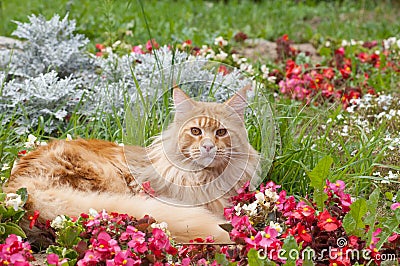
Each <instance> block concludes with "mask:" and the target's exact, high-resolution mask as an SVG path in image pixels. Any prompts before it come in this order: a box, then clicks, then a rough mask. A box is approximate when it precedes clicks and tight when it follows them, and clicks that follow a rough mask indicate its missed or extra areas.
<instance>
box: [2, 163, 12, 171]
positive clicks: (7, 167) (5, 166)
mask: <svg viewBox="0 0 400 266" xmlns="http://www.w3.org/2000/svg"><path fill="white" fill-rule="evenodd" d="M8 169H10V166H9V165H8V164H7V163H5V164H3V167H2V168H1V171H6V170H8Z"/></svg>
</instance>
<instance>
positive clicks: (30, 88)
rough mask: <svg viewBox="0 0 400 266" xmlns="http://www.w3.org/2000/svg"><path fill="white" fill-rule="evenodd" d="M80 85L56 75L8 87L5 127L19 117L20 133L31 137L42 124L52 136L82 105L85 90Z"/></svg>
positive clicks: (1, 105) (3, 103)
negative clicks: (30, 134) (30, 132)
mask: <svg viewBox="0 0 400 266" xmlns="http://www.w3.org/2000/svg"><path fill="white" fill-rule="evenodd" d="M79 83H80V82H79V79H73V78H72V77H71V76H70V77H66V78H59V77H58V75H57V72H55V71H51V72H49V73H46V74H39V75H38V76H37V77H36V78H29V79H26V80H25V81H24V82H16V81H15V80H13V81H11V82H8V83H6V84H5V86H4V88H3V92H2V93H3V95H2V98H1V101H0V112H1V113H3V114H6V119H3V123H7V122H9V121H10V119H13V117H15V118H16V119H17V120H16V121H15V122H14V123H15V124H16V125H17V131H18V132H19V133H27V132H29V130H30V129H32V128H35V127H36V126H37V125H38V124H40V123H46V124H45V125H43V126H44V129H45V131H46V132H47V133H52V132H53V131H54V130H55V129H56V128H57V126H58V125H59V124H60V122H62V121H64V120H65V118H66V117H67V115H69V114H72V113H73V112H74V109H75V107H76V106H77V104H78V103H80V102H81V101H82V95H83V92H84V90H83V89H80V88H79ZM15 115H17V116H15Z"/></svg>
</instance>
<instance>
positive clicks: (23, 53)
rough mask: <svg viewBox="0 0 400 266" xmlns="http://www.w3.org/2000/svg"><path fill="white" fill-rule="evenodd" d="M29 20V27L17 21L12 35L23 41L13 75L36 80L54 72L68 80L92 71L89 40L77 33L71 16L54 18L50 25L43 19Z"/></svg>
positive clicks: (15, 60) (17, 53)
mask: <svg viewBox="0 0 400 266" xmlns="http://www.w3.org/2000/svg"><path fill="white" fill-rule="evenodd" d="M28 18H29V23H22V22H19V21H16V22H15V23H16V24H17V25H18V26H17V29H16V30H15V31H14V32H13V33H12V34H13V35H14V36H16V37H18V38H20V39H23V40H24V41H23V42H22V43H21V44H20V46H21V47H20V50H19V51H17V52H16V53H15V55H14V56H13V58H12V63H11V70H12V72H13V73H14V74H17V75H21V76H31V77H35V76H37V75H38V74H40V73H46V72H48V71H50V70H55V71H57V72H58V73H59V76H61V77H65V76H69V75H70V74H72V73H76V72H77V71H79V70H82V69H88V68H91V65H92V64H91V59H90V57H89V55H88V54H87V53H86V52H85V48H86V45H87V44H88V42H89V40H88V39H87V38H86V37H85V36H84V35H81V34H75V33H74V32H75V29H76V23H75V21H74V20H68V15H66V16H65V17H64V18H63V19H61V20H60V16H59V15H54V16H53V17H52V18H51V19H50V20H48V21H46V19H45V18H44V17H43V16H35V15H31V16H29V17H28Z"/></svg>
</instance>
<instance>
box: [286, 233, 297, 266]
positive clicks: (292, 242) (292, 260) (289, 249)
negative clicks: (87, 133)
mask: <svg viewBox="0 0 400 266" xmlns="http://www.w3.org/2000/svg"><path fill="white" fill-rule="evenodd" d="M282 250H283V251H284V252H285V253H284V255H283V257H285V258H286V263H285V265H288V266H296V260H297V259H298V257H297V256H299V250H300V248H299V246H298V245H297V242H296V239H295V238H294V237H293V236H292V235H289V236H288V237H286V238H285V240H284V241H283V246H282ZM295 255H296V257H295Z"/></svg>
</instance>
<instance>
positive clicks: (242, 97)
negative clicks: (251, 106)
mask: <svg viewBox="0 0 400 266" xmlns="http://www.w3.org/2000/svg"><path fill="white" fill-rule="evenodd" d="M248 90H251V84H248V85H246V86H244V87H243V88H241V89H240V90H239V91H237V92H236V93H235V95H233V96H232V97H231V98H230V99H229V100H227V101H226V102H225V104H226V105H228V106H230V107H232V109H233V110H235V112H236V113H237V114H238V115H239V116H240V118H241V119H242V120H243V119H244V110H245V109H246V107H247V100H246V98H247V97H246V93H247V91H248Z"/></svg>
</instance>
